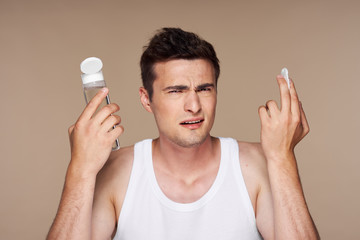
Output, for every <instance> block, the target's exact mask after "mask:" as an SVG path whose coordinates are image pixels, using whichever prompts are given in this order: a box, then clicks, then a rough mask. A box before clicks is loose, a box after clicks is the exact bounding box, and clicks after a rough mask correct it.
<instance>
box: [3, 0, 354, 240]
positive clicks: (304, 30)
mask: <svg viewBox="0 0 360 240" xmlns="http://www.w3.org/2000/svg"><path fill="white" fill-rule="evenodd" d="M165 26H178V27H182V28H184V29H185V30H189V31H194V32H196V33H198V34H199V35H201V36H202V37H204V38H205V39H207V40H208V41H210V42H211V43H213V45H214V46H215V48H216V50H217V53H218V57H219V58H220V60H221V76H220V80H219V99H218V110H217V120H216V123H215V126H214V129H213V131H212V133H213V135H216V136H232V137H235V138H237V139H241V140H249V141H258V140H259V131H260V128H259V120H258V115H257V108H258V106H259V105H262V104H264V103H265V102H266V101H267V100H269V99H275V100H278V99H279V97H278V95H279V93H278V89H277V84H276V81H275V76H276V75H277V74H279V72H280V70H281V68H282V67H283V66H287V67H288V69H289V71H290V75H291V76H292V77H293V79H294V82H295V84H296V86H297V89H298V93H299V95H300V97H301V100H302V102H303V106H304V108H305V111H306V113H307V116H308V120H309V123H310V126H311V132H310V134H309V135H308V137H307V138H305V139H304V140H303V141H302V143H301V144H300V145H299V146H298V148H297V157H298V164H299V168H300V173H301V177H302V182H303V186H304V189H305V194H306V197H307V201H308V204H309V207H310V210H311V213H312V216H313V218H314V220H315V222H316V224H317V226H318V228H319V231H320V233H321V235H322V238H323V239H360V233H359V218H358V217H359V214H360V210H359V209H360V208H359V202H360V193H359V186H358V185H359V183H360V176H359V174H358V171H359V169H360V162H359V156H358V148H359V137H358V136H359V133H360V131H359V130H360V129H359V123H360V114H359V103H360V101H359V100H360V99H359V94H357V92H358V91H359V89H360V83H359V75H360V74H359V73H360V30H359V29H360V28H359V27H360V4H359V2H358V1H291V0H288V1H205V0H192V1H190V0H182V1H180V0H167V1H165V0H164V1H163V0H156V1H139V0H135V1H131V2H130V1H26V0H24V1H14V0H12V1H11V0H0V79H1V94H0V98H1V100H0V104H1V106H0V109H1V118H0V131H1V135H0V152H1V155H0V158H1V161H0V169H1V174H0V194H1V197H0V199H1V204H0V239H43V238H45V235H46V233H47V231H48V228H49V226H50V224H51V222H52V220H53V218H54V216H55V213H56V209H57V206H58V203H59V199H60V195H61V190H62V186H63V181H64V174H65V171H66V167H67V164H68V162H69V144H68V136H67V128H68V127H69V126H70V125H71V124H72V123H73V122H74V121H75V120H76V119H77V116H78V115H79V114H80V112H81V111H82V109H83V107H84V98H83V95H82V88H81V80H80V70H79V64H80V62H81V61H82V60H83V59H84V58H86V57H89V56H98V57H100V58H102V60H103V62H104V75H105V79H106V81H107V84H108V86H109V87H110V89H111V92H110V95H111V99H112V101H113V102H117V103H118V104H119V105H120V106H121V115H122V118H123V125H124V126H125V128H126V131H125V133H124V134H123V136H121V138H120V141H121V145H123V146H124V145H130V144H133V143H135V142H136V141H138V140H141V139H143V138H151V137H156V135H157V131H156V126H155V124H154V121H153V119H152V115H151V114H149V113H147V112H145V111H144V110H143V109H142V107H141V105H140V102H139V99H138V92H137V91H138V87H139V86H140V84H141V83H140V71H139V67H138V62H139V58H140V54H141V52H142V46H144V45H145V44H146V43H147V41H148V39H149V37H151V35H152V34H153V33H154V31H155V30H156V29H158V28H160V27H165Z"/></svg>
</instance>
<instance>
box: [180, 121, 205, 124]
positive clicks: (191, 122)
mask: <svg viewBox="0 0 360 240" xmlns="http://www.w3.org/2000/svg"><path fill="white" fill-rule="evenodd" d="M199 122H201V120H197V121H190V122H183V124H195V123H199Z"/></svg>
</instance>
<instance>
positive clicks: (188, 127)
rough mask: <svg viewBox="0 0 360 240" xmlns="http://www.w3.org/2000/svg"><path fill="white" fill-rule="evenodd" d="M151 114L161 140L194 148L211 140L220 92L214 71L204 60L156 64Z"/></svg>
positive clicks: (179, 60) (178, 60) (172, 61)
mask: <svg viewBox="0 0 360 240" xmlns="http://www.w3.org/2000/svg"><path fill="white" fill-rule="evenodd" d="M154 70H155V73H156V79H155V81H154V83H153V90H154V91H153V96H152V102H150V103H149V104H150V108H151V111H152V112H153V113H154V116H155V120H156V123H157V126H158V129H159V134H160V137H161V138H163V139H165V140H170V141H171V142H172V143H175V144H177V145H179V146H182V147H194V146H197V145H199V144H201V143H203V142H204V141H205V140H206V138H208V137H210V130H211V128H212V126H213V123H214V118H215V110H216V99H217V91H216V86H215V77H214V69H213V66H212V65H211V63H210V62H208V61H206V60H203V59H196V60H184V59H177V60H171V61H167V62H162V63H156V64H155V68H154Z"/></svg>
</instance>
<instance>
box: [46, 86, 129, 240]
mask: <svg viewBox="0 0 360 240" xmlns="http://www.w3.org/2000/svg"><path fill="white" fill-rule="evenodd" d="M107 93H108V89H106V88H104V89H103V90H101V91H99V92H98V94H97V95H96V96H95V97H94V98H93V99H92V100H91V101H90V102H89V104H88V105H87V106H86V108H85V109H84V111H83V113H82V114H81V115H80V117H79V119H78V120H77V122H76V123H75V125H73V126H71V127H70V128H69V136H70V144H71V161H70V164H69V167H68V170H67V174H66V180H65V186H64V190H63V194H62V197H61V202H60V205H59V209H58V212H57V215H56V217H55V220H54V223H53V225H52V226H51V228H50V231H49V234H48V236H47V239H90V238H91V221H92V206H93V198H94V189H95V182H96V175H97V173H98V172H99V171H100V169H101V168H102V167H103V166H104V164H105V162H106V161H107V159H108V157H109V155H110V153H111V148H112V144H113V142H114V141H115V139H116V138H118V137H119V136H120V134H121V133H122V132H123V129H122V127H116V128H115V129H113V130H111V131H109V129H111V127H112V126H114V125H117V124H119V123H120V117H119V116H116V115H112V114H113V113H114V112H116V111H118V110H119V107H118V106H117V105H116V104H110V105H107V106H105V107H103V108H102V109H101V110H100V111H98V112H97V113H96V114H95V112H96V109H97V108H98V107H99V105H100V103H101V101H102V100H103V99H104V98H105V97H106V95H107Z"/></svg>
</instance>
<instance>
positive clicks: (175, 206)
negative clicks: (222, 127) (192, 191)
mask: <svg viewBox="0 0 360 240" xmlns="http://www.w3.org/2000/svg"><path fill="white" fill-rule="evenodd" d="M219 140H220V164H219V169H218V173H217V175H216V178H215V180H214V182H213V183H212V185H211V187H210V189H209V190H208V191H207V192H206V193H205V194H204V195H203V196H202V197H200V198H199V199H198V200H196V201H194V202H191V203H178V202H175V201H173V200H171V199H169V198H168V197H167V196H166V195H165V194H164V193H163V191H162V190H161V188H160V186H159V184H158V182H157V180H156V176H155V172H154V165H153V157H152V139H150V141H149V144H148V146H147V152H148V156H150V157H149V158H148V161H147V163H146V165H147V167H146V168H147V171H148V173H149V178H150V179H149V180H150V184H151V186H152V190H153V192H154V194H155V196H156V197H157V198H158V200H159V201H160V202H161V203H162V204H163V205H165V206H166V207H168V208H170V209H172V210H175V211H179V212H190V211H195V210H197V209H199V208H202V207H203V206H205V205H206V203H208V202H209V201H210V200H211V199H212V198H213V197H214V196H215V194H216V192H217V191H218V189H219V187H220V185H221V183H222V182H223V179H224V175H225V168H226V164H225V162H226V161H225V159H226V158H225V156H224V154H225V152H226V151H224V147H225V146H224V141H223V139H222V138H219Z"/></svg>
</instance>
